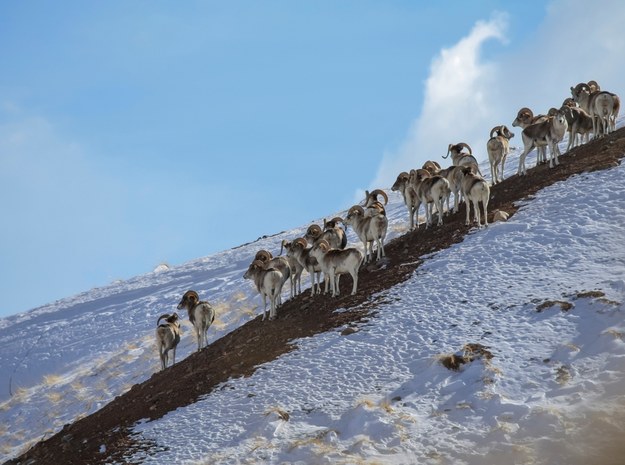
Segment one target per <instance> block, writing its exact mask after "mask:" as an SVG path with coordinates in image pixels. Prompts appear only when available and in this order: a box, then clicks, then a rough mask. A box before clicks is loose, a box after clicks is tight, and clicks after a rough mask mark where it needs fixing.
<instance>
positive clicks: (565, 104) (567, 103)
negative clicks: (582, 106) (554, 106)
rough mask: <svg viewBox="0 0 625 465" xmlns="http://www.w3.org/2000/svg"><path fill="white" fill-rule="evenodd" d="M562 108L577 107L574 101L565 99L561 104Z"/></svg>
mask: <svg viewBox="0 0 625 465" xmlns="http://www.w3.org/2000/svg"><path fill="white" fill-rule="evenodd" d="M562 106H563V107H576V106H577V102H575V100H573V98H572V97H567V98H565V99H564V101H563V102H562Z"/></svg>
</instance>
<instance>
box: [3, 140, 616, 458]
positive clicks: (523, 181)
mask: <svg viewBox="0 0 625 465" xmlns="http://www.w3.org/2000/svg"><path fill="white" fill-rule="evenodd" d="M624 156H625V128H623V129H619V130H618V131H615V132H614V133H612V134H610V135H609V136H607V137H605V138H603V139H600V140H597V141H591V142H590V143H588V144H586V145H583V146H581V147H577V148H575V149H573V150H571V152H569V153H567V154H566V155H564V156H563V157H561V158H560V163H561V164H560V165H559V166H558V167H556V168H553V169H549V168H548V166H547V165H541V166H538V167H536V168H533V169H531V170H529V171H528V174H527V176H523V177H519V176H516V175H515V176H511V177H510V178H508V179H506V180H505V181H504V182H502V183H500V184H498V185H496V186H493V187H492V189H491V201H490V204H489V211H490V214H489V221H491V220H492V216H493V212H494V211H495V210H504V211H506V212H508V213H510V214H513V213H514V212H515V211H516V210H517V208H518V207H517V206H515V203H516V202H518V201H520V200H523V199H527V198H531V196H532V195H533V194H534V193H536V192H537V191H538V190H540V189H542V188H543V187H546V186H549V185H551V184H553V183H555V182H558V181H562V180H564V179H566V178H568V177H570V176H573V175H576V174H581V173H584V172H591V171H596V170H602V169H607V168H611V167H614V166H617V165H618V164H619V163H620V160H621V159H622V158H623V157H624ZM530 163H531V162H530ZM464 219H465V212H464V208H463V207H462V208H461V209H460V212H459V213H457V214H453V215H451V216H448V217H446V218H445V223H444V225H443V226H440V227H433V228H430V229H428V230H424V228H423V227H421V229H419V230H418V231H415V232H410V233H406V234H404V235H403V236H401V237H398V238H396V239H395V240H393V241H391V242H390V243H389V244H388V245H387V246H386V254H387V258H386V260H384V262H383V263H382V264H379V265H372V266H369V267H366V268H365V269H363V270H362V271H361V274H360V278H359V283H358V294H357V295H355V296H350V295H349V290H348V287H349V289H351V281H350V280H349V279H345V280H343V281H342V284H343V286H342V289H341V292H342V293H343V295H342V296H341V297H339V298H336V299H335V298H331V297H329V296H324V295H321V296H314V297H311V296H310V294H309V292H308V291H304V293H302V294H301V295H299V296H297V297H295V298H293V299H290V300H288V301H286V302H285V303H284V304H283V305H282V306H281V307H280V308H279V309H278V318H277V319H276V320H274V321H261V317H260V316H259V317H257V318H255V319H254V320H252V321H249V322H248V323H246V324H245V325H243V326H241V327H239V328H238V329H236V330H234V331H232V332H231V333H229V334H227V335H225V336H224V337H222V338H221V339H219V340H217V341H215V342H213V343H212V344H211V345H210V346H209V347H207V348H205V349H203V350H202V351H200V352H197V353H194V354H192V355H190V356H189V357H187V358H186V359H184V360H182V361H180V362H179V363H177V364H176V365H174V366H173V367H170V368H168V369H167V370H165V371H164V372H157V373H155V374H154V375H153V376H152V377H151V378H150V379H148V380H147V381H145V382H143V383H141V384H137V385H134V386H133V387H132V389H130V390H129V391H128V392H126V393H125V394H123V395H121V396H119V397H116V398H115V399H114V400H113V401H112V402H110V403H109V404H108V405H106V406H105V407H103V408H102V409H101V410H99V411H97V412H95V413H94V414H92V415H90V416H88V417H85V418H82V419H80V420H78V421H76V422H75V423H73V424H71V425H66V426H65V427H64V428H63V429H62V430H61V431H60V432H59V433H57V434H56V435H54V436H52V437H50V438H49V439H47V440H45V441H41V442H39V443H37V444H36V445H35V446H33V447H32V448H31V449H30V450H29V451H27V452H26V453H25V454H23V455H22V456H20V457H18V458H16V459H13V460H10V461H8V462H6V463H10V464H100V463H105V462H110V461H114V460H117V461H120V462H123V463H128V461H127V459H124V456H126V457H127V456H128V454H129V453H131V452H132V451H137V450H144V451H145V453H147V454H149V453H150V452H151V451H156V450H161V449H162V447H163V445H156V444H146V443H145V442H141V441H140V440H139V439H138V438H136V437H133V436H132V434H131V433H130V429H131V427H132V426H133V425H134V424H136V423H137V422H138V421H139V420H141V419H149V420H155V419H158V418H161V417H162V416H164V415H165V414H167V413H168V412H170V411H172V410H175V409H176V408H179V407H184V406H186V405H189V404H192V403H194V402H195V401H196V400H197V399H198V398H199V397H200V396H205V395H207V394H209V393H210V392H211V391H213V390H214V389H215V388H218V387H219V388H221V389H224V388H228V384H227V381H228V380H229V379H233V378H238V377H242V376H250V375H251V374H252V373H254V371H255V370H256V369H258V367H260V366H261V365H263V364H264V363H267V362H270V361H272V360H275V359H276V358H277V357H279V356H280V355H282V354H284V353H287V352H289V351H291V350H297V339H299V338H302V337H309V336H312V335H314V334H318V333H321V332H325V331H330V330H333V329H337V328H343V331H336V335H337V336H336V337H349V334H350V333H351V332H353V331H354V330H355V329H357V323H358V322H363V321H366V320H368V319H372V318H375V315H374V310H375V309H376V307H377V306H378V304H379V303H380V302H381V301H384V299H385V291H386V290H387V289H390V288H391V287H393V286H395V285H397V284H398V283H401V282H403V281H405V280H406V279H408V278H409V277H410V276H411V275H412V273H413V272H414V270H415V269H416V268H417V267H418V266H419V265H420V264H421V263H422V261H423V259H422V257H423V256H424V255H425V254H429V253H432V252H435V251H438V250H442V249H445V248H447V247H449V246H451V245H453V244H455V243H457V242H460V241H462V240H463V238H464V236H465V235H466V234H467V233H468V232H469V231H470V230H471V228H469V227H467V226H465V225H464ZM407 221H408V219H407V213H406V223H407ZM251 259H252V257H250V260H251ZM339 308H344V309H346V311H344V312H340V313H335V312H334V311H335V310H336V309H339ZM467 342H470V341H467ZM224 383H225V384H224ZM102 446H105V452H100V450H104V448H102Z"/></svg>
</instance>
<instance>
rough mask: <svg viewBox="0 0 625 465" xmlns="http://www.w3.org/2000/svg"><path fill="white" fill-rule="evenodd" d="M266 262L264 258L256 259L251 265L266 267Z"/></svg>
mask: <svg viewBox="0 0 625 465" xmlns="http://www.w3.org/2000/svg"><path fill="white" fill-rule="evenodd" d="M266 264H267V262H264V261H262V260H254V261H253V262H252V264H251V265H250V266H251V267H252V266H253V267H255V268H265V265H266Z"/></svg>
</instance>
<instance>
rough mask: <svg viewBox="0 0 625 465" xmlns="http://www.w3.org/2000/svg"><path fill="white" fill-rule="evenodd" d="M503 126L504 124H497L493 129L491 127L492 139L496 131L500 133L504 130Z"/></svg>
mask: <svg viewBox="0 0 625 465" xmlns="http://www.w3.org/2000/svg"><path fill="white" fill-rule="evenodd" d="M501 128H502V126H495V127H494V128H493V129H491V130H490V138H491V139H492V138H493V137H495V136H493V132H495V133H497V134H499V135H500V134H501V131H502V129H501Z"/></svg>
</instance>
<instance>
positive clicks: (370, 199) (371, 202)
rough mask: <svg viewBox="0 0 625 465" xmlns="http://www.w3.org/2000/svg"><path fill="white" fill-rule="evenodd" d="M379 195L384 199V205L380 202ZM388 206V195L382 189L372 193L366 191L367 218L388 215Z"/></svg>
mask: <svg viewBox="0 0 625 465" xmlns="http://www.w3.org/2000/svg"><path fill="white" fill-rule="evenodd" d="M378 195H381V196H382V197H383V198H384V205H382V202H380V201H379V200H378ZM387 204H388V195H386V192H384V191H383V190H382V189H375V190H373V191H371V192H369V191H365V216H376V215H378V214H382V215H386V209H385V208H384V207H385V206H386V205H387Z"/></svg>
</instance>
